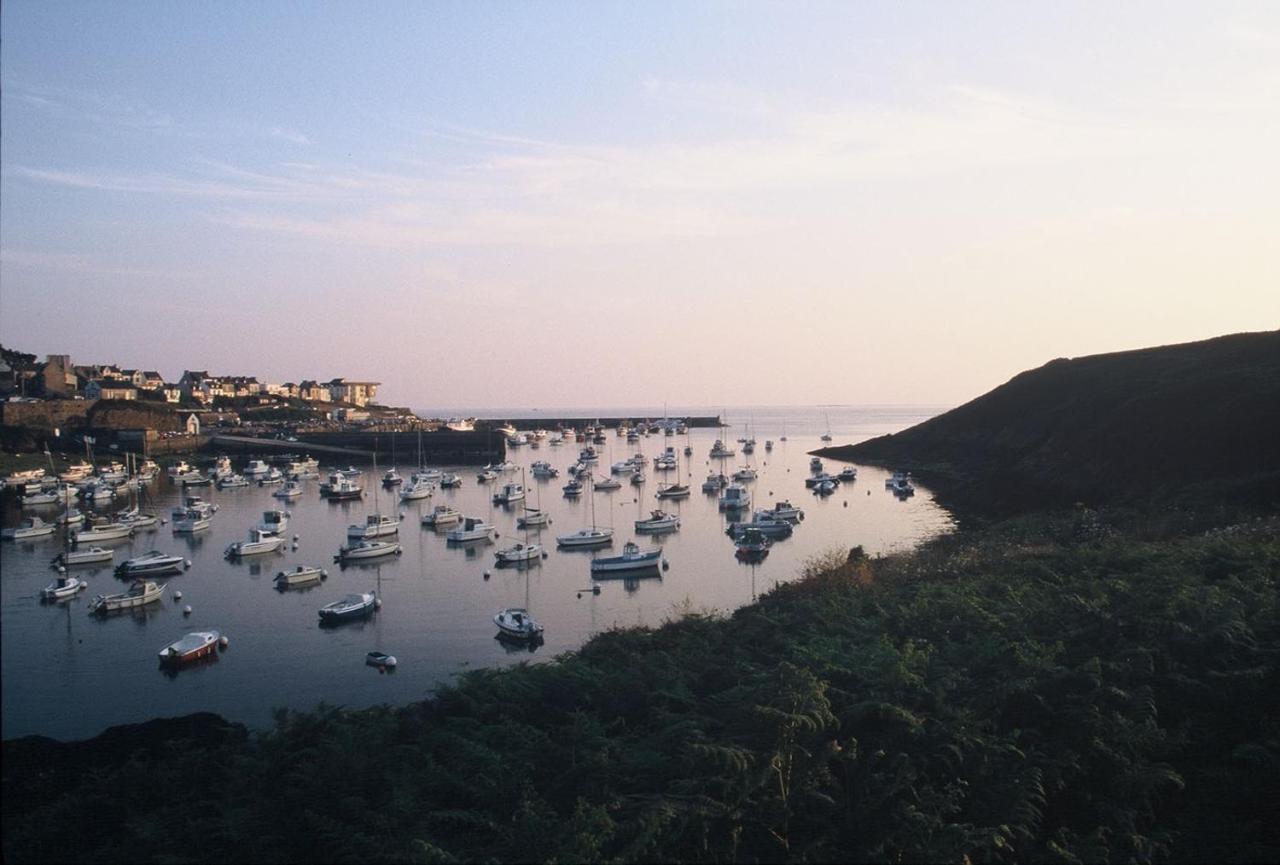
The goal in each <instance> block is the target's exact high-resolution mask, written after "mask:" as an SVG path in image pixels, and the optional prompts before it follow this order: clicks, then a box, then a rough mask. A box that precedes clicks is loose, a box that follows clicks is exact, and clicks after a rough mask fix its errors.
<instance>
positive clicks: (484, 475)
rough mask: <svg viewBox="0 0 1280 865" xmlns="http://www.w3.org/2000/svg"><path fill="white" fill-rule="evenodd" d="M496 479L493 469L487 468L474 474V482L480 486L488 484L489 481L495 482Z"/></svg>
mask: <svg viewBox="0 0 1280 865" xmlns="http://www.w3.org/2000/svg"><path fill="white" fill-rule="evenodd" d="M497 477H498V473H497V472H495V471H494V470H493V469H489V468H485V469H481V470H480V471H478V472H477V473H476V480H477V481H478V482H480V483H482V484H483V483H488V482H489V481H492V480H496V479H497Z"/></svg>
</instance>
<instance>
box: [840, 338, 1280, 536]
mask: <svg viewBox="0 0 1280 865" xmlns="http://www.w3.org/2000/svg"><path fill="white" fill-rule="evenodd" d="M820 453H823V454H824V455H830V456H832V457H837V458H841V459H849V460H855V461H862V462H873V463H879V464H884V465H892V466H895V467H901V466H908V467H911V468H913V469H915V470H917V472H918V473H921V474H923V475H924V476H925V477H926V478H927V479H929V480H931V481H933V482H934V483H937V484H939V485H940V486H941V487H942V488H943V489H944V491H945V497H946V498H947V499H949V500H950V501H951V502H953V503H955V504H958V505H960V506H961V507H962V508H963V509H965V510H979V511H982V512H985V513H988V514H995V515H998V516H1007V515H1011V514H1014V513H1022V512H1025V511H1027V510H1039V509H1043V508H1045V507H1047V506H1054V505H1069V504H1071V503H1073V502H1077V501H1081V502H1085V503H1088V504H1094V505H1096V504H1098V503H1104V502H1111V501H1116V500H1120V499H1125V498H1130V499H1132V498H1134V497H1138V496H1149V495H1153V494H1157V495H1164V494H1168V493H1169V492H1170V491H1172V490H1177V491H1178V493H1179V494H1180V495H1183V496H1186V495H1196V494H1203V495H1207V496H1211V497H1213V498H1215V499H1221V498H1222V497H1224V496H1228V497H1232V498H1235V499H1237V500H1239V501H1241V502H1242V503H1246V504H1250V505H1253V506H1255V507H1256V506H1261V507H1267V508H1275V507H1276V506H1277V505H1278V504H1280V331H1271V332H1266V333H1243V334H1235V335H1232V336H1224V337H1219V338H1217V339H1210V340H1205V341H1203V342H1195V343H1187V344H1183V345H1172V346H1161V347H1158V348H1147V349H1140V350H1137V351H1125V352H1118V353H1115V354H1101V355H1093V356H1090V357H1082V358H1075V359H1065V358H1064V359H1059V360H1055V361H1051V362H1050V363H1048V364H1045V365H1044V366H1043V367H1040V368H1039V369H1035V370H1030V371H1028V372H1024V373H1021V374H1020V375H1017V376H1015V377H1014V378H1013V379H1012V380H1010V381H1009V382H1008V383H1006V384H1004V385H1002V386H1000V387H998V388H996V389H995V390H993V391H991V392H990V393H987V394H985V395H983V396H981V397H978V398H977V399H975V400H972V401H971V402H969V403H966V404H965V405H962V406H960V407H959V408H957V409H954V410H952V411H949V412H947V413H945V414H942V415H939V416H938V417H936V418H932V419H931V420H929V421H926V422H925V423H922V424H919V425H918V426H915V427H912V428H911V429H908V430H905V431H903V432H901V433H897V434H895V435H889V436H881V437H880V438H876V439H872V440H870V441H866V442H863V443H861V444H858V445H854V446H850V447H839V448H827V449H824V450H823V451H820Z"/></svg>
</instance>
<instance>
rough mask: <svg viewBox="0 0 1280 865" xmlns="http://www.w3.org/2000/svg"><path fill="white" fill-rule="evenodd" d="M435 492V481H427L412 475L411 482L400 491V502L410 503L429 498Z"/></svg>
mask: <svg viewBox="0 0 1280 865" xmlns="http://www.w3.org/2000/svg"><path fill="white" fill-rule="evenodd" d="M435 491H436V485H435V481H429V480H427V479H426V478H423V477H419V476H418V475H414V476H413V480H411V481H409V484H408V485H407V486H404V487H402V488H401V489H400V501H402V502H412V501H417V500H418V499H425V498H430V497H431V494H432V493H434V492H435Z"/></svg>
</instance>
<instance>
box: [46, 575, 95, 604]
mask: <svg viewBox="0 0 1280 865" xmlns="http://www.w3.org/2000/svg"><path fill="white" fill-rule="evenodd" d="M88 587H89V584H88V583H87V582H86V581H84V580H82V579H80V578H79V577H58V578H57V579H56V580H54V581H53V582H52V583H50V584H49V585H47V586H45V587H44V589H43V590H42V591H41V592H40V597H41V598H43V599H44V600H46V601H62V600H65V599H67V598H73V597H75V596H76V595H77V594H79V593H80V592H82V591H84V590H85V589H87V588H88Z"/></svg>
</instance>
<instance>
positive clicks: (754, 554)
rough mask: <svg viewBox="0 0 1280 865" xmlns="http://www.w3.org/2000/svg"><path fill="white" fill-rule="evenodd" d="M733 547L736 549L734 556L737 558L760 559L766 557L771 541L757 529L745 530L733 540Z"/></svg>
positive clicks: (771, 544)
mask: <svg viewBox="0 0 1280 865" xmlns="http://www.w3.org/2000/svg"><path fill="white" fill-rule="evenodd" d="M734 545H735V546H736V547H737V548H738V549H737V553H736V555H737V556H738V557H739V558H743V559H761V558H764V556H766V555H768V553H769V548H770V547H771V546H773V539H772V538H770V537H766V536H765V534H764V533H763V532H761V531H760V530H759V529H747V530H746V531H744V532H742V533H741V534H740V535H738V537H737V538H735V539H734Z"/></svg>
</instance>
